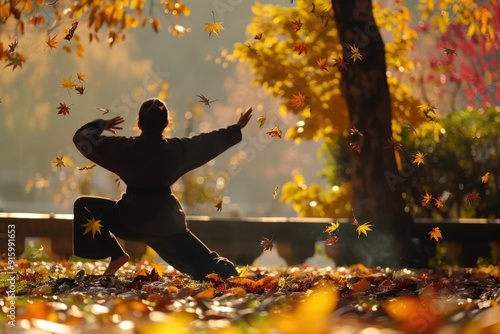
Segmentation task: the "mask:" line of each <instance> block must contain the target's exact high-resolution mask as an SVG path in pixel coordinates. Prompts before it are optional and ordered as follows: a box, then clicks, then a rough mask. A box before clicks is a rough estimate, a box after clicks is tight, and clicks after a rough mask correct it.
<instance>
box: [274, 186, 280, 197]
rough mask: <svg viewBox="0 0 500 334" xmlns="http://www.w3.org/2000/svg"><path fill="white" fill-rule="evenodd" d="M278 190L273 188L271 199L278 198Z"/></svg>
mask: <svg viewBox="0 0 500 334" xmlns="http://www.w3.org/2000/svg"><path fill="white" fill-rule="evenodd" d="M278 189H279V187H276V188H274V190H273V199H276V196H278Z"/></svg>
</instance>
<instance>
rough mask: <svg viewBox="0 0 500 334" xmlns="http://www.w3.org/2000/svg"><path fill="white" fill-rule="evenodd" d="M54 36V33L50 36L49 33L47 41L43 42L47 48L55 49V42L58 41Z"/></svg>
mask: <svg viewBox="0 0 500 334" xmlns="http://www.w3.org/2000/svg"><path fill="white" fill-rule="evenodd" d="M56 37H57V35H55V36H54V37H52V38H51V37H50V35H49V36H48V37H47V41H45V43H47V45H48V46H49V48H51V49H55V48H56V47H57V46H56V44H57V43H59V41H56Z"/></svg>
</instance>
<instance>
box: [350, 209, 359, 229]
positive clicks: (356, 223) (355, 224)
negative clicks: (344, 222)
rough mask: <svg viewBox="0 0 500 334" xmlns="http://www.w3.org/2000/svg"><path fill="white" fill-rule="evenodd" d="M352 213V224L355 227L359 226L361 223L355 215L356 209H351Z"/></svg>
mask: <svg viewBox="0 0 500 334" xmlns="http://www.w3.org/2000/svg"><path fill="white" fill-rule="evenodd" d="M351 212H352V224H353V225H354V226H359V222H358V220H357V219H356V216H355V215H354V209H353V208H351Z"/></svg>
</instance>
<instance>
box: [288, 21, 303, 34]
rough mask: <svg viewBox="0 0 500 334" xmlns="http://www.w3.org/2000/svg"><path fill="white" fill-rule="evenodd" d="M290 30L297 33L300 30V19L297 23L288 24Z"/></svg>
mask: <svg viewBox="0 0 500 334" xmlns="http://www.w3.org/2000/svg"><path fill="white" fill-rule="evenodd" d="M290 28H292V29H293V30H295V31H299V30H300V28H302V22H300V19H298V20H297V21H292V23H291V24H290Z"/></svg>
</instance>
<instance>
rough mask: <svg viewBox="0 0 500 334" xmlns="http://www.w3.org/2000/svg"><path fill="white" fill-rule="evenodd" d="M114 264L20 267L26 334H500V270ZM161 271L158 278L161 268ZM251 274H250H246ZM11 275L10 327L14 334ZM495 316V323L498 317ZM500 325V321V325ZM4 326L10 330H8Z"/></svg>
mask: <svg viewBox="0 0 500 334" xmlns="http://www.w3.org/2000/svg"><path fill="white" fill-rule="evenodd" d="M106 264H107V263H106V262H101V261H97V262H85V263H81V262H71V261H59V262H28V263H25V264H24V265H23V267H24V268H21V266H18V267H17V269H16V272H15V275H14V276H15V278H16V282H17V283H16V300H15V305H16V330H17V331H16V333H28V332H32V331H36V332H37V333H69V332H71V331H73V330H75V329H78V330H80V331H81V332H87V331H92V333H110V332H113V333H130V331H127V330H132V332H134V333H181V332H184V333H186V332H189V333H243V332H244V333H246V332H248V333H253V332H255V333H264V332H269V333H270V332H276V333H312V334H315V333H329V332H331V333H333V332H336V331H340V330H342V333H359V332H360V331H363V330H366V331H367V332H368V329H370V333H386V332H387V330H389V329H390V333H408V332H411V333H481V332H484V333H495V332H498V330H499V329H500V322H499V321H498V319H499V318H500V306H499V302H500V281H499V275H500V271H499V269H498V268H497V267H484V268H475V269H470V268H447V269H439V270H418V271H414V270H409V269H400V270H391V269H382V268H374V269H369V268H366V267H364V266H362V265H353V266H350V267H338V268H335V269H332V268H316V267H306V266H303V267H288V268H283V269H269V268H259V267H243V268H240V270H239V271H240V273H241V276H240V277H232V278H229V279H222V278H221V277H219V276H218V275H217V274H210V275H208V276H207V280H206V281H193V280H191V279H190V278H189V277H188V276H185V275H182V274H180V273H179V272H177V271H175V270H174V269H173V268H172V267H167V268H166V269H165V268H163V267H162V265H159V264H154V263H153V264H151V263H148V262H139V263H136V264H130V263H129V264H127V265H125V266H124V267H123V268H122V269H120V271H119V272H118V275H117V276H113V277H109V276H101V275H99V274H98V273H100V272H102V271H103V270H104V268H105V266H106ZM157 270H158V271H157ZM243 273H244V275H243ZM12 275H13V274H12V273H8V272H7V269H5V271H4V272H0V307H1V308H2V311H3V312H2V313H1V315H0V326H3V327H4V328H8V327H7V326H9V325H8V324H7V322H8V321H9V320H8V319H7V318H6V317H5V315H6V314H8V309H7V307H8V305H10V304H9V303H10V300H9V298H8V297H7V290H8V289H9V284H8V281H7V280H8V279H9V278H10V277H12ZM488 319H489V320H488ZM495 319H496V320H495ZM2 322H3V324H2Z"/></svg>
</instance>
